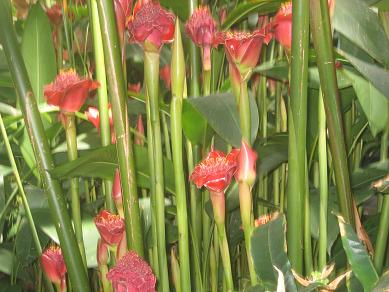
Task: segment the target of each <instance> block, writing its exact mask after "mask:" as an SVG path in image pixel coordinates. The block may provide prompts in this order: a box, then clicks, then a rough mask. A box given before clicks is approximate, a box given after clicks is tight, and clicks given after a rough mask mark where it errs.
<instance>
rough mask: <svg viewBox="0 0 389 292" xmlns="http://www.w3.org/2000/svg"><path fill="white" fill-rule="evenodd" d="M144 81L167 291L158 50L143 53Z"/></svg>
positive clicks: (163, 283) (162, 281)
mask: <svg viewBox="0 0 389 292" xmlns="http://www.w3.org/2000/svg"><path fill="white" fill-rule="evenodd" d="M144 68H145V81H146V89H147V96H146V97H147V100H146V107H147V108H148V109H147V113H148V114H149V115H150V122H151V132H150V133H148V135H152V137H153V149H152V151H153V161H154V163H153V164H154V175H155V177H154V179H155V181H154V183H155V194H152V195H154V196H155V203H156V214H155V216H156V222H157V248H158V262H159V273H160V275H159V276H160V285H161V286H160V289H161V290H162V291H169V276H168V270H167V256H166V249H165V245H166V238H165V193H164V177H163V157H162V139H161V123H160V119H159V98H158V85H159V80H158V78H159V51H148V50H146V49H145V53H144Z"/></svg>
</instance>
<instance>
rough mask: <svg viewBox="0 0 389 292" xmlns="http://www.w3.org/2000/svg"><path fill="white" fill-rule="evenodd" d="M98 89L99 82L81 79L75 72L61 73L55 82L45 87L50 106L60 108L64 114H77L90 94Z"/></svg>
mask: <svg viewBox="0 0 389 292" xmlns="http://www.w3.org/2000/svg"><path fill="white" fill-rule="evenodd" d="M98 87H99V83H98V82H97V81H93V80H91V79H89V78H85V77H80V76H78V75H77V73H76V71H74V70H68V71H61V72H60V73H59V74H58V75H57V77H56V78H55V80H54V82H52V83H50V84H48V85H46V86H45V88H44V95H45V97H46V100H47V103H48V104H49V105H54V106H58V107H59V108H60V110H61V111H62V112H76V111H79V110H80V108H81V106H82V105H83V104H84V102H85V100H86V98H87V97H88V95H89V92H90V91H92V90H94V89H97V88H98Z"/></svg>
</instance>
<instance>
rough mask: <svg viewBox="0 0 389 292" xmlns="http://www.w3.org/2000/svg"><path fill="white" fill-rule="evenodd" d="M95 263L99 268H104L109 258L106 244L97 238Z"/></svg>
mask: <svg viewBox="0 0 389 292" xmlns="http://www.w3.org/2000/svg"><path fill="white" fill-rule="evenodd" d="M96 258H97V263H98V264H99V266H106V265H107V264H108V258H109V253H108V244H107V243H106V242H105V241H104V240H102V239H101V238H99V240H98V241H97V256H96Z"/></svg>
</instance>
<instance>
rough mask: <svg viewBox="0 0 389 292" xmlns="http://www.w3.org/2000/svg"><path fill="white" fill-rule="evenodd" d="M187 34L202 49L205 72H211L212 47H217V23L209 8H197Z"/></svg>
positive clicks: (191, 18)
mask: <svg viewBox="0 0 389 292" xmlns="http://www.w3.org/2000/svg"><path fill="white" fill-rule="evenodd" d="M185 32H186V33H187V34H188V35H189V37H190V38H191V39H192V41H193V42H194V43H195V44H196V45H197V46H199V47H201V48H202V58H203V67H204V70H206V71H208V70H211V46H215V45H216V46H217V45H218V41H217V38H216V35H215V34H216V22H215V20H213V18H212V14H211V12H210V11H209V8H208V6H203V7H199V8H197V9H196V10H195V11H194V12H193V14H192V16H191V17H190V18H189V20H188V22H187V23H186V25H185Z"/></svg>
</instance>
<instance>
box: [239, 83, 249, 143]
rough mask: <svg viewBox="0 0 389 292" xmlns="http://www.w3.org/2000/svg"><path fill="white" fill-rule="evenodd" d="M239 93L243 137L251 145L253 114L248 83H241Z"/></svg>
mask: <svg viewBox="0 0 389 292" xmlns="http://www.w3.org/2000/svg"><path fill="white" fill-rule="evenodd" d="M239 92H240V95H239V116H240V127H241V131H242V137H243V139H244V140H246V141H247V143H248V144H249V145H251V112H250V101H249V94H248V91H247V81H241V83H240V91H239Z"/></svg>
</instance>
